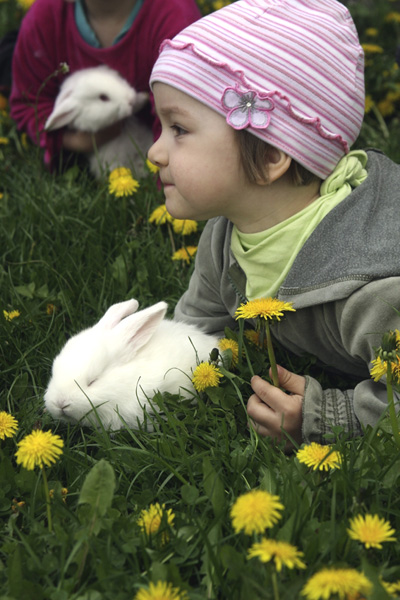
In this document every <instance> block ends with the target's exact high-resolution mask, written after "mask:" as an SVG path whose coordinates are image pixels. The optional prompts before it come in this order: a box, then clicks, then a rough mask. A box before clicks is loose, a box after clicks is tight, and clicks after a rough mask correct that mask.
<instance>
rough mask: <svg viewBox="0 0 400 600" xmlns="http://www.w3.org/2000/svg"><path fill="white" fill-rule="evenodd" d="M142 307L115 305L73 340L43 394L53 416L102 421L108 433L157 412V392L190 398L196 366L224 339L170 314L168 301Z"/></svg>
mask: <svg viewBox="0 0 400 600" xmlns="http://www.w3.org/2000/svg"><path fill="white" fill-rule="evenodd" d="M137 308H138V302H137V301H136V300H127V301H126V302H121V303H119V304H114V305H113V306H111V307H110V308H109V309H108V310H107V312H106V313H105V314H104V316H103V317H102V318H101V319H100V321H99V322H98V323H96V325H94V326H93V327H91V328H89V329H85V330H84V331H82V332H80V333H78V334H77V335H75V336H74V337H72V338H71V339H69V340H68V342H67V343H66V344H65V346H64V348H63V349H62V350H61V352H60V354H59V355H58V356H57V357H56V358H55V360H54V363H53V370H52V376H51V379H50V382H49V385H48V388H47V390H46V393H45V395H44V401H45V405H46V408H47V410H48V411H49V412H50V414H51V415H52V416H53V417H54V418H56V419H62V420H64V421H69V422H75V423H76V422H78V421H79V422H80V423H81V424H83V425H88V426H93V427H98V419H100V421H101V423H102V425H103V426H104V428H105V429H108V430H117V429H121V428H123V427H124V423H123V421H122V419H123V420H124V421H125V422H126V423H127V425H128V426H130V427H132V428H137V427H138V421H139V422H143V410H142V407H147V409H150V412H151V407H150V406H149V402H148V399H151V398H152V397H153V396H154V393H155V391H157V390H159V391H160V392H170V393H173V394H177V393H179V392H180V393H181V395H182V396H183V397H191V393H192V392H193V386H192V382H191V376H192V371H193V370H194V369H195V368H196V366H197V364H198V361H202V360H205V361H206V360H208V358H209V355H210V352H211V351H212V349H213V348H214V347H216V346H217V343H218V338H217V337H215V336H212V335H208V334H206V333H204V332H202V331H201V330H200V329H198V328H197V327H195V326H193V325H188V324H186V323H181V322H177V321H170V320H167V319H164V316H165V312H166V310H167V304H166V303H165V302H159V303H158V304H154V305H153V306H150V307H149V308H146V309H144V310H141V311H139V312H136V310H137ZM93 407H95V409H96V411H95V412H96V414H97V417H98V418H96V414H94V411H93V410H92V409H93ZM89 413H91V414H89ZM119 415H121V417H122V419H121V418H120V417H119Z"/></svg>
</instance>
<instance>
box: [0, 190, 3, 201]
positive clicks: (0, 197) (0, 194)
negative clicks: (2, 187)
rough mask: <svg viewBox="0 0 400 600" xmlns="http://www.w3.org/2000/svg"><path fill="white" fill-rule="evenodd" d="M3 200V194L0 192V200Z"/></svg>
mask: <svg viewBox="0 0 400 600" xmlns="http://www.w3.org/2000/svg"><path fill="white" fill-rule="evenodd" d="M2 198H4V194H3V193H2V192H0V200H1V199H2Z"/></svg>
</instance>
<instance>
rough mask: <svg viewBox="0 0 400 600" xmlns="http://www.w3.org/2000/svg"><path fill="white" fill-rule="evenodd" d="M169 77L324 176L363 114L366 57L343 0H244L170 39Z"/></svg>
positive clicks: (161, 74)
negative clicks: (342, 2)
mask: <svg viewBox="0 0 400 600" xmlns="http://www.w3.org/2000/svg"><path fill="white" fill-rule="evenodd" d="M156 81H160V82H163V83H167V84H168V85H171V86H173V87H175V88H177V89H179V90H180V91H182V92H185V93H186V94H189V95H190V96H192V97H193V98H195V99H196V100H199V101H200V102H202V103H204V104H206V105H207V106H209V107H210V108H211V109H213V110H215V111H217V112H218V113H220V114H221V115H224V116H225V117H226V119H227V122H228V124H229V125H231V126H232V127H234V128H235V129H244V128H246V129H247V130H248V131H249V132H250V133H252V134H254V135H255V136H257V137H258V138H261V139H262V140H265V141H266V142H268V143H270V144H272V145H273V146H275V147H277V148H280V149H281V150H283V151H284V152H286V153H287V154H288V155H289V156H291V157H293V158H294V159H295V160H297V161H298V162H299V163H300V164H302V165H303V166H305V167H306V168H307V169H308V170H310V171H311V172H312V173H315V174H316V175H318V176H319V177H321V178H322V179H325V178H326V177H327V176H328V175H329V174H330V173H331V172H332V171H333V169H334V168H335V166H336V164H337V163H338V161H339V160H340V158H341V157H342V156H343V155H344V154H346V153H347V152H348V151H349V148H350V146H351V144H352V143H353V142H354V141H355V140H356V138H357V136H358V134H359V131H360V127H361V123H362V119H363V115H364V55H363V51H362V48H361V46H360V43H359V40H358V36H357V31H356V28H355V26H354V23H353V20H352V18H351V16H350V14H349V11H348V10H347V8H346V7H345V6H344V5H343V4H341V3H340V2H338V1H337V0H238V1H237V2H234V3H233V4H231V5H229V6H226V7H224V8H222V9H220V10H218V11H216V12H214V13H212V14H210V15H208V16H206V17H204V18H202V19H200V20H199V21H196V22H195V23H193V24H192V25H190V26H189V27H187V28H186V29H184V30H183V31H182V32H181V33H179V34H178V35H177V36H176V37H175V38H174V39H173V40H172V41H171V40H165V41H164V42H163V43H162V45H161V48H160V55H159V58H158V60H157V62H156V64H155V65H154V68H153V72H152V74H151V78H150V83H151V84H153V83H154V82H156Z"/></svg>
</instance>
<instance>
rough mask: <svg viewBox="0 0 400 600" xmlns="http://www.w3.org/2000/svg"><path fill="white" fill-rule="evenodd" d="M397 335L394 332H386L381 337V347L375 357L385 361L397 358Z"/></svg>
mask: <svg viewBox="0 0 400 600" xmlns="http://www.w3.org/2000/svg"><path fill="white" fill-rule="evenodd" d="M397 341H398V338H397V335H396V332H395V331H387V332H386V333H384V334H383V336H382V345H381V347H380V348H378V350H377V356H379V357H380V358H382V359H383V360H386V361H388V360H389V361H393V360H396V358H397Z"/></svg>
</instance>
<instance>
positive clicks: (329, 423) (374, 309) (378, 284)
mask: <svg viewBox="0 0 400 600" xmlns="http://www.w3.org/2000/svg"><path fill="white" fill-rule="evenodd" d="M399 284H400V279H399V278H395V277H392V278H387V279H381V280H378V281H374V282H371V283H369V284H367V285H365V286H364V287H362V288H361V289H360V290H358V291H357V292H355V293H353V294H352V295H351V296H350V297H349V298H348V299H346V300H344V301H340V302H339V303H337V306H336V309H335V313H336V324H337V330H338V331H339V334H340V342H341V344H342V345H343V350H344V352H346V353H348V354H349V355H350V356H352V357H355V358H356V359H357V360H359V359H361V360H362V361H363V362H364V363H365V367H366V371H365V372H366V373H367V372H368V371H369V370H370V369H371V367H372V365H371V361H372V360H374V358H375V350H374V348H376V347H379V346H380V345H381V339H382V335H383V333H385V332H386V331H389V330H392V331H393V330H395V329H397V328H399V325H400V316H399V315H400V313H398V312H397V311H399V309H400V295H399V293H398V291H399ZM396 398H398V395H395V401H396ZM386 411H387V390H386V384H385V378H384V377H383V378H382V379H381V380H380V381H378V382H375V381H373V379H372V378H371V377H368V378H365V379H364V380H362V381H360V383H358V384H357V385H356V386H355V387H354V389H349V390H339V389H326V390H323V389H322V387H321V385H320V384H319V382H318V381H317V380H316V379H313V378H312V377H308V376H307V377H306V390H305V397H304V403H303V439H304V441H306V442H312V441H315V442H319V443H326V442H327V440H326V434H327V433H328V432H329V431H331V429H332V427H333V426H341V427H343V429H344V430H345V431H347V432H349V433H350V434H351V435H352V436H357V435H360V434H361V433H362V429H363V427H365V426H367V425H371V426H374V425H376V423H377V422H378V421H379V419H380V418H381V417H382V416H383V414H384V413H385V412H386Z"/></svg>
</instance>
